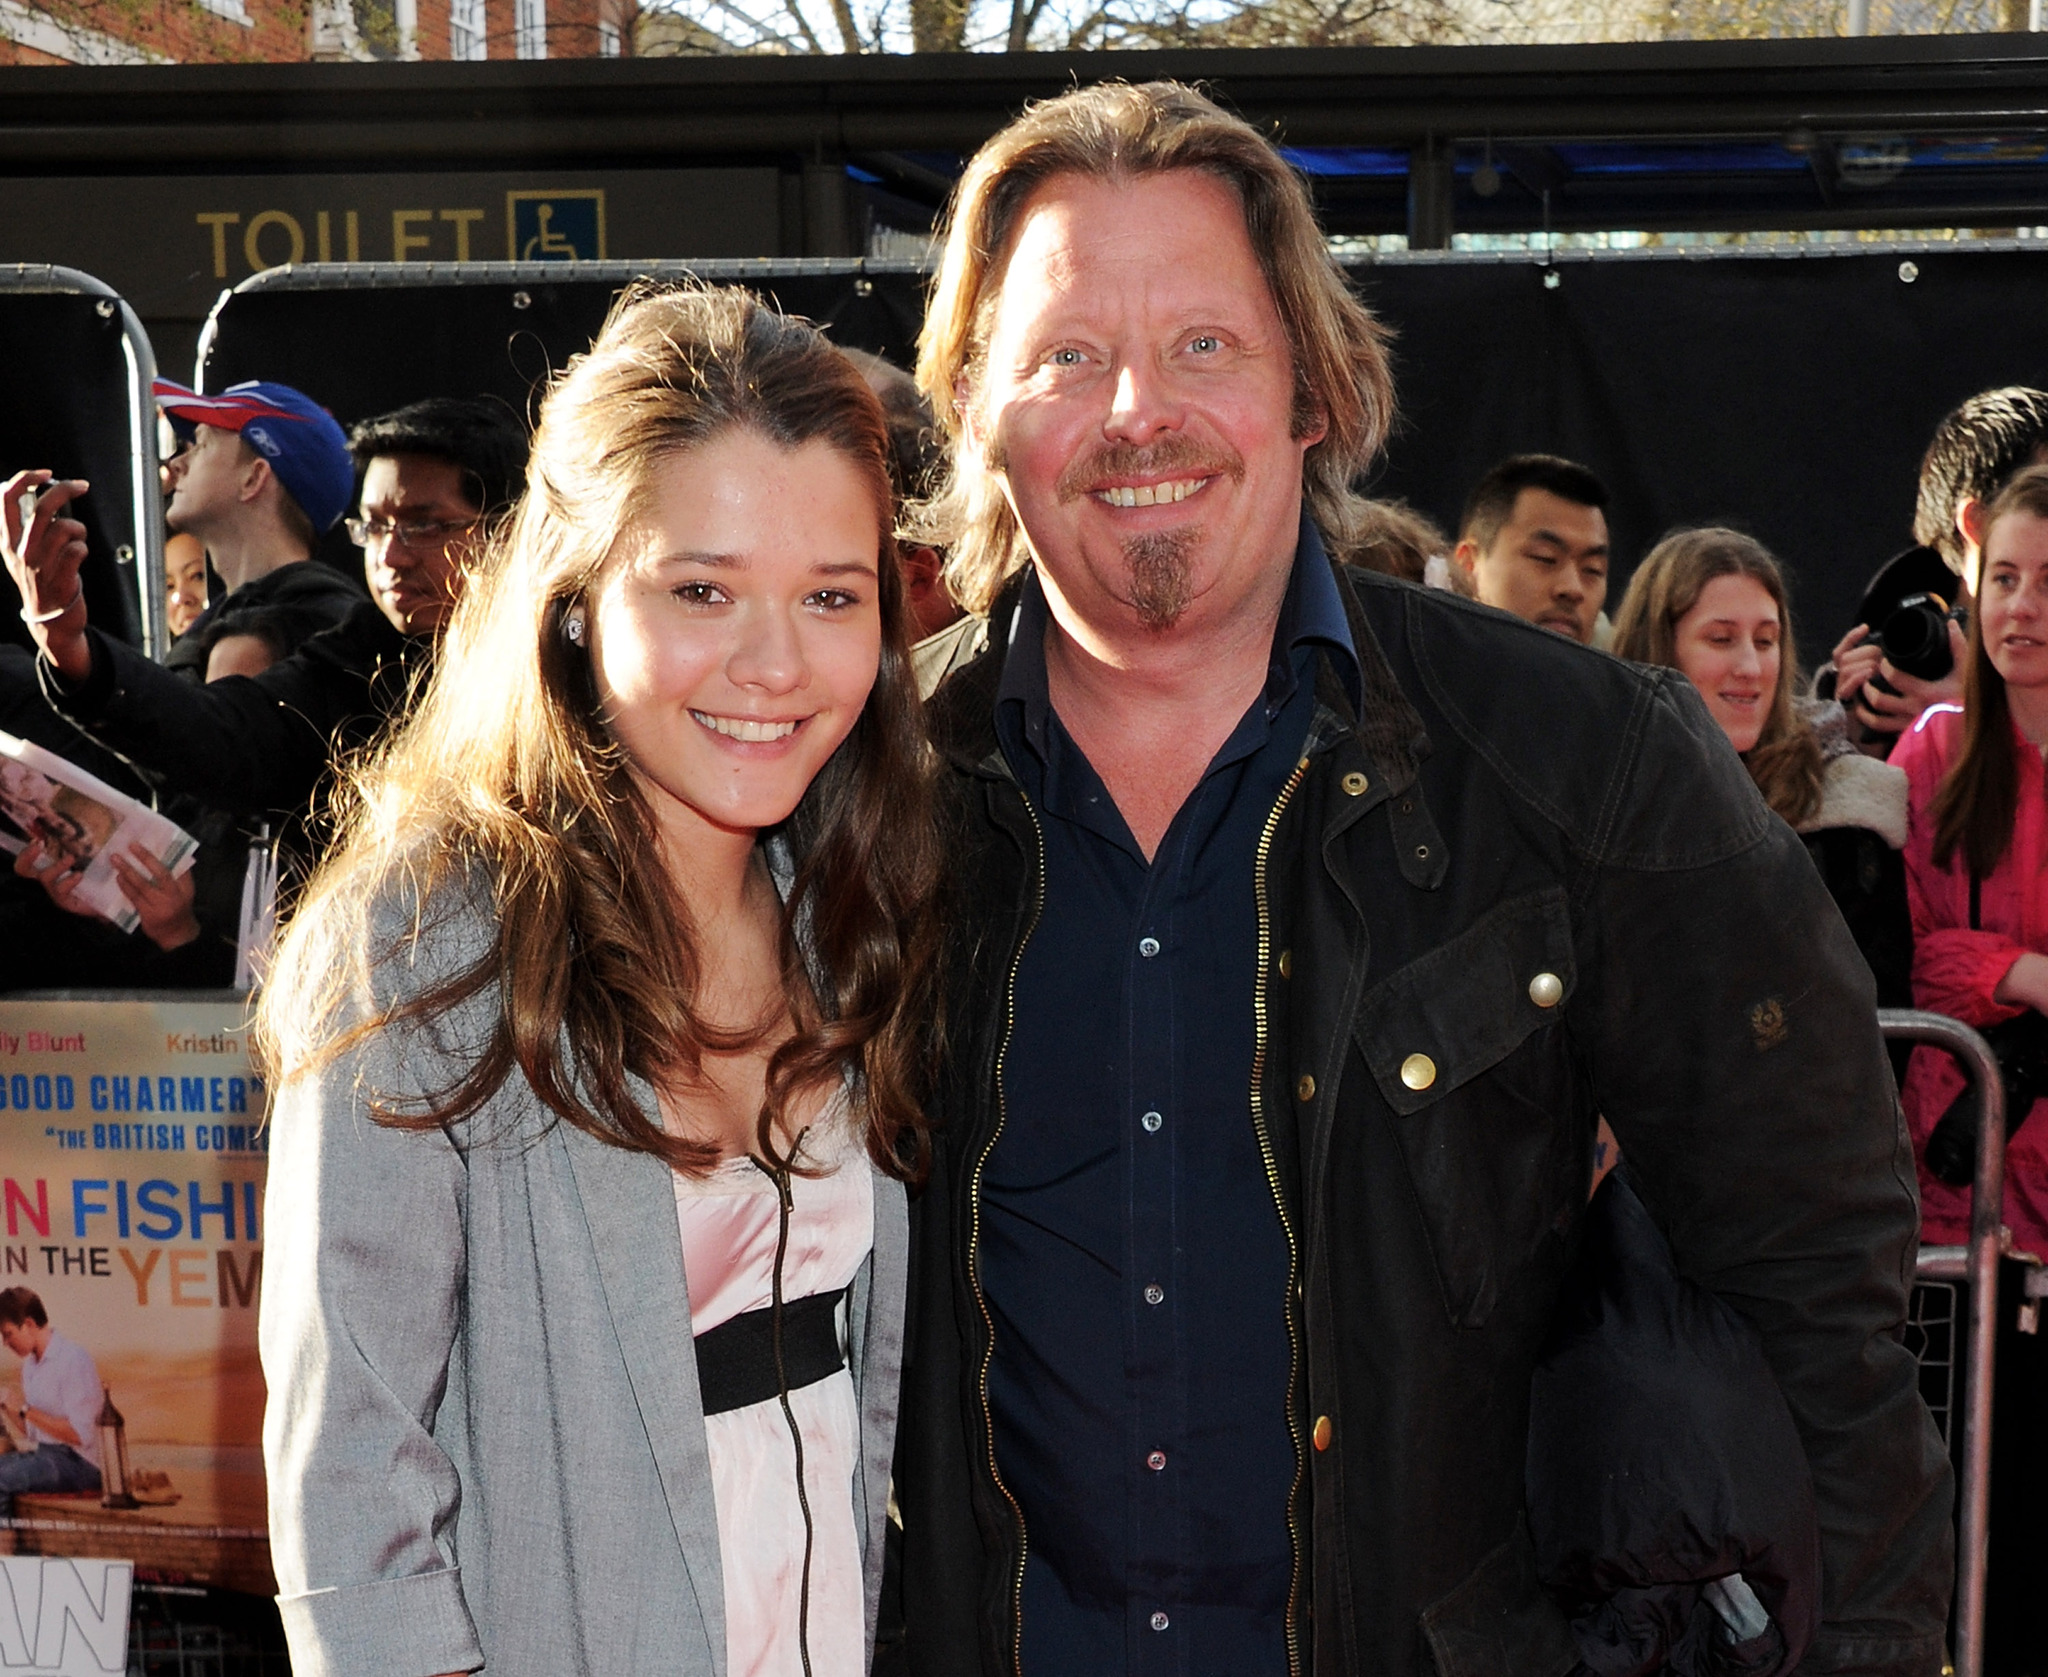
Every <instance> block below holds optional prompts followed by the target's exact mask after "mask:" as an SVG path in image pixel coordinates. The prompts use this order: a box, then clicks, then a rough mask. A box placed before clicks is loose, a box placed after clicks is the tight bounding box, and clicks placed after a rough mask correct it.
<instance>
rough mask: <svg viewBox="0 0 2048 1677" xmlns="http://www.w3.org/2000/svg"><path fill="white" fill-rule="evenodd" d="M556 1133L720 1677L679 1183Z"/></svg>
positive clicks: (645, 1157) (721, 1610) (710, 1500)
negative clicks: (678, 1216) (678, 1214)
mask: <svg viewBox="0 0 2048 1677" xmlns="http://www.w3.org/2000/svg"><path fill="white" fill-rule="evenodd" d="M553 1134H554V1135H555V1136H556V1137H557V1138H558V1145H560V1146H562V1147H563V1148H564V1149H566V1151H567V1153H568V1157H569V1166H570V1170H571V1172H572V1173H573V1175H574V1177H575V1181H576V1191H577V1194H578V1196H579V1197H580V1198H581V1200H582V1202H583V1215H584V1220H585V1222H586V1223H587V1224H588V1226H589V1229H590V1244H591V1247H592V1249H593V1251H595V1253H596V1254H597V1267H598V1273H599V1276H600V1277H601V1279H602V1281H603V1285H604V1293H605V1302H606V1303H607V1305H608V1306H609V1307H610V1309H611V1317H612V1327H613V1330H614V1331H615V1332H616V1333H617V1334H618V1337H619V1349H620V1351H621V1352H622V1353H623V1354H624V1356H625V1360H626V1372H627V1375H628V1377H629V1378H630V1379H631V1381H632V1383H633V1396H634V1399H635V1401H636V1402H637V1403H638V1404H639V1406H640V1417H641V1420H642V1421H643V1422H644V1423H645V1424H646V1427H647V1441H648V1443H649V1444H650V1445H652V1446H653V1449H654V1460H655V1465H656V1466H657V1467H658V1468H659V1470H660V1472H661V1485H662V1491H663V1493H664V1494H665V1495H666V1496H667V1498H668V1509H669V1517H670V1518H671V1519H672V1520H673V1521H674V1522H675V1530H676V1538H677V1541H678V1542H680V1543H681V1544H682V1549H683V1560H684V1563H685V1564H686V1565H687V1567H688V1568H689V1573H690V1580H691V1583H692V1584H693V1585H694V1586H695V1588H696V1592H697V1604H698V1611H699V1612H700V1614H701V1615H702V1616H703V1621H704V1630H705V1635H706V1636H707V1637H708V1638H709V1640H710V1643H711V1657H712V1661H713V1664H714V1670H715V1677H725V1575H724V1571H723V1568H722V1563H721V1560H720V1557H719V1551H718V1504H717V1500H716V1498H715V1496H714V1494H713V1492H712V1488H711V1456H710V1451H709V1448H708V1447H707V1446H706V1444H705V1440H704V1408H703V1398H702V1396H701V1394H700V1392H699V1390H698V1386H697V1351H696V1344H695V1342H694V1341H693V1340H692V1338H691V1335H690V1290H689V1285H688V1283H687V1282H686V1281H685V1279H684V1276H683V1242H682V1235H681V1233H680V1231H679V1230H678V1228H677V1226H676V1202H675V1186H674V1182H673V1180H672V1178H671V1177H670V1174H669V1170H668V1167H667V1166H666V1165H664V1164H662V1162H661V1161H660V1160H658V1159H656V1158H653V1157H652V1156H651V1155H649V1154H646V1153H629V1152H627V1151H626V1150H625V1149H624V1148H620V1147H610V1146H607V1145H606V1144H605V1143H603V1142H601V1141H599V1140H598V1139H597V1138H596V1137H595V1136H592V1135H589V1134H587V1133H585V1132H584V1131H582V1130H579V1129H577V1128H575V1127H574V1126H573V1125H570V1124H557V1125H555V1126H554V1131H553Z"/></svg>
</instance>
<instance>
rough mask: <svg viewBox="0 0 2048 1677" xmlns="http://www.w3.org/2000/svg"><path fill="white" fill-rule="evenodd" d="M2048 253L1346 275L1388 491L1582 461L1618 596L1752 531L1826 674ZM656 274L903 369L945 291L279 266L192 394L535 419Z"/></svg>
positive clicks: (1987, 379)
mask: <svg viewBox="0 0 2048 1677" xmlns="http://www.w3.org/2000/svg"><path fill="white" fill-rule="evenodd" d="M2044 262H2048V241H2035V240H2008V241H1997V240H1972V241H1968V242H1967V243H1957V242H1954V241H1950V242H1940V243H1937V242H1932V241H1926V242H1893V243H1884V244H1851V245H1833V246H1826V245H1822V246H1794V247H1778V248H1774V249H1763V250H1759V249H1757V248H1755V247H1748V248H1729V247H1721V248H1698V247H1694V248H1690V249H1686V250H1669V249H1665V250H1604V251H1559V252H1556V253H1554V255H1553V256H1550V257H1546V256H1544V255H1543V254H1542V253H1540V252H1538V253H1530V252H1513V253H1506V254H1486V253H1473V252H1427V253H1425V252H1415V253H1409V254H1404V255H1387V256H1380V257H1375V258H1370V259H1367V258H1364V257H1356V258H1349V257H1347V258H1346V259H1345V263H1346V273H1347V275H1348V276H1349V278H1350V281H1351V283H1352V285H1353V286H1354V287H1355V289H1356V290H1357V291H1358V292H1359V294H1360V295H1361V296H1362V297H1363V298H1364V299H1365V301H1366V302H1367V303H1368V304H1369V305H1370V306H1371V307H1372V309H1373V310H1374V312H1375V313H1376V314H1378V315H1379V316H1380V317H1381V318H1382V319H1383V320H1384V321H1386V323H1387V324H1388V325H1390V326H1391V327H1392V328H1393V330H1394V338H1393V345H1392V354H1393V360H1394V376H1395V386H1396V392H1397V395H1398V398H1399V407H1400V417H1399V420H1398V422H1397V424H1396V426H1395V428H1394V432H1393V435H1392V437H1391V438H1390V439H1389V443H1388V448H1387V454H1386V460H1385V464H1384V467H1383V469H1381V470H1380V471H1378V472H1377V473H1376V475H1375V477H1374V479H1373V481H1372V483H1371V485H1370V487H1371V489H1372V492H1373V493H1375V494H1387V495H1395V496H1401V497H1404V498H1406V499H1408V500H1410V501H1412V502H1413V503H1414V504H1415V505H1417V506H1419V507H1420V508H1422V509H1423V510H1424V511H1426V512H1428V513H1429V514H1430V515H1431V516H1433V517H1434V518H1436V519H1437V520H1438V521H1439V522H1440V523H1444V524H1446V525H1451V524H1454V523H1455V521H1456V519H1457V518H1458V515H1459V513H1460V511H1461V509H1462V507H1463V504H1464V499H1465V496H1466V495H1467V494H1468V493H1469V492H1470V490H1471V488H1472V486H1473V484H1474V483H1475V482H1477V481H1478V479H1479V477H1480V475H1481V474H1482V473H1483V472H1484V471H1485V470H1486V469H1487V467H1489V466H1491V465H1492V464H1494V462H1496V461H1497V460H1499V459H1501V458H1502V457H1503V456H1505V455H1508V454H1511V453H1515V452H1517V451H1520V450H1525V449H1544V450H1548V451H1550V452H1552V453H1558V454H1564V455H1568V456H1571V457H1572V458H1575V459H1580V460H1584V461H1586V462H1587V463H1588V464H1590V465H1591V466H1593V467H1594V469H1595V470H1597V471H1598V472H1599V473H1600V474H1601V476H1602V477H1603V478H1604V479H1605V480H1606V482H1607V484H1608V486H1609V488H1610V490H1611V491H1612V493H1613V500H1612V502H1611V504H1610V506H1609V509H1608V510H1609V518H1610V522H1611V524H1612V527H1613V535H1614V542H1615V553H1616V555H1617V565H1616V579H1617V583H1618V582H1619V581H1620V580H1621V579H1622V578H1623V577H1625V575H1626V572H1627V570H1628V568H1629V566H1630V565H1631V564H1632V563H1633V562H1634V560H1635V559H1636V558H1637V557H1638V556H1640V555H1641V554H1642V553H1644V552H1645V551H1647V550H1648V548H1649V546H1650V545H1651V544H1652V543H1653V542H1655V541H1656V540H1657V538H1658V537H1660V536H1661V535H1663V534H1664V532H1665V531H1666V530H1668V529H1670V528H1672V527H1673V526H1675V525H1679V524H1699V523H1733V524H1736V525H1738V526H1740V527H1741V528H1743V529H1745V530H1748V531H1749V532H1750V533H1752V534H1753V535H1755V536H1757V537H1758V538H1759V539H1760V540H1761V541H1763V542H1764V543H1765V544H1766V545H1767V546H1768V547H1770V548H1771V549H1772V550H1773V551H1774V552H1775V553H1777V554H1778V555H1779V557H1781V558H1782V559H1784V560H1786V561H1787V562H1788V563H1789V565H1790V566H1791V569H1792V572H1793V576H1794V605H1795V620H1796V621H1797V623H1798V624H1799V625H1800V627H1801V629H1802V631H1803V636H1804V638H1803V640H1802V642H1801V645H1802V646H1803V648H1804V649H1805V654H1806V656H1807V658H1808V661H1809V662H1810V661H1812V659H1813V658H1814V657H1815V656H1816V655H1817V654H1818V653H1820V652H1821V651H1823V650H1824V649H1825V648H1826V647H1828V646H1831V645H1832V644H1833V643H1834V640H1835V639H1836V637H1837V636H1839V634H1840V633H1841V631H1842V630H1843V629H1844V628H1846V627H1847V625H1848V623H1849V621H1850V620H1851V618H1852V617H1853V616H1854V612H1855V606H1856V603H1857V601H1858V599H1859V598H1860V597H1861V594H1862V591H1863V587H1864V585H1865V583H1866V582H1867V581H1868V579H1869V577H1870V575H1871V574H1872V573H1873V572H1874V571H1875V570H1876V569H1877V568H1878V566H1879V565H1880V564H1882V563H1883V561H1884V560H1886V559H1888V558H1889V557H1891V556H1892V555H1893V554H1895V553H1897V552H1898V551H1899V550H1900V549H1902V548H1904V547H1905V546H1907V545H1908V544H1909V543H1910V541H1911V539H1912V536H1911V530H1912V522H1913V505H1914V494H1915V486H1916V482H1917V479H1918V476H1919V469H1920V457H1921V455H1922V453H1923V452H1924V451H1925V449H1926V447H1927V441H1928V438H1929V437H1930V436H1931V435H1932V433H1933V431H1934V427H1935V425H1936V423H1937V422H1938V421H1939V420H1940V419H1941V417H1942V415H1943V414H1945V413H1947V412H1948V411H1949V410H1950V409H1951V408H1952V407H1954V406H1955V404H1956V403H1958V402H1960V401H1961V400H1962V399H1963V398H1965V397H1966V396H1969V395H1971V394H1972V393H1974V392H1976V391H1979V390H1984V389H1988V388H1992V387H1994V386H1999V385H2009V384H2031V385H2035V386H2039V387H2043V388H2048V312H2044V311H2043V310H2041V309H2040V308H2039V307H2038V298H2039V295H2040V288H2041V284H2042V280H2043V277H2044V275H2048V268H2044V266H2043V264H2044ZM640 274H647V275H650V276H652V277H655V278H661V279H680V278H683V277H686V276H695V277H697V278H700V279H704V280H710V281H719V282H724V283H733V284H744V285H749V286H752V287H754V288H755V289H757V290H759V291H762V292H764V293H766V294H768V295H771V296H773V297H774V298H775V299H776V300H777V301H779V302H780V303H781V304H782V305H783V306H784V307H785V308H788V309H790V310H792V311H793V312H796V313H800V314H805V315H808V316H810V317H811V318H813V319H815V320H819V321H822V322H824V323H826V324H827V325H829V326H830V328H831V330H832V332H833V334H834V335H835V337H836V338H837V339H838V340H839V341H840V342H842V343H846V344H849V345H853V346H855V347H858V348H862V349H868V350H873V351H875V352H877V353H879V354H882V355H886V356H888V357H890V358H891V359H892V360H895V361H897V362H898V363H899V364H901V365H905V366H907V365H909V364H910V361H911V356H912V349H913V346H914V344H915V341H916V337H917V331H918V327H919V324H920V322H921V320H922V318H923V311H924V298H925V291H926V286H927V283H928V276H927V273H926V271H925V270H924V269H923V268H922V267H920V266H919V265H917V264H914V263H909V262H900V261H898V262H891V261H881V260H873V259H868V260H858V259H846V260H836V259H835V260H824V259H818V260H808V261H794V260H783V259H760V260H753V261H725V262H694V263H693V262H680V261H678V262H582V263H567V262H543V263H523V264H522V263H482V262H477V263H443V264H428V263H396V264H394V263H357V264H327V265H319V264H315V265H306V266H300V267H289V268H276V269H271V270H269V271H268V272H266V273H262V274H257V275H254V276H252V277H251V278H250V279H248V280H245V281H244V282H242V284H240V285H238V286H237V287H235V288H234V289H233V290H232V291H229V292H226V293H224V294H223V295H222V298H221V300H220V302H219V303H218V304H217V305H216V307H215V309H214V311H213V314H212V316H211V317H210V319H209V321H208V323H207V326H206V329H205V333H204V335H203V337H202V340H201V342H202V348H201V354H200V364H199V368H198V370H197V373H196V374H195V376H196V377H197V378H198V379H199V380H200V381H202V382H203V384H204V385H205V387H206V388H208V389H218V388H220V387H221V386H222V385H224V384H228V383H232V382H234V381H236V380H239V379H245V378H280V379H283V380H284V381H285V382H287V383H290V384H296V385H299V386H300V387H301V388H303V389H305V390H307V391H310V392H311V393H313V394H314V395H316V396H318V397H319V398H320V400H321V401H323V402H325V403H327V404H328V405H329V406H330V407H331V408H333V410H334V412H335V413H336V414H337V416H339V417H340V418H342V419H343V420H345V421H346V420H352V419H360V418H364V417H367V416H368V415H370V414H374V413H379V412H382V411H384V410H386V409H388V408H391V407H395V406H398V405H399V404H400V403H402V402H406V401H410V400H413V399H414V398H416V397H419V396H426V395H474V394H485V393H495V394H498V395H501V396H503V397H504V398H505V399H506V400H507V401H509V402H511V403H512V404H514V405H515V406H516V407H518V408H519V409H520V410H521V411H530V409H531V404H532V402H533V399H534V396H535V394H536V392H537V391H538V390H539V388H540V387H541V385H542V383H543V382H544V380H545V378H546V376H547V374H548V372H549V371H550V370H551V369H555V368H559V367H560V366H561V365H562V364H563V362H564V361H565V360H566V359H567V357H568V356H569V355H571V354H573V353H575V352H576V351H577V350H580V349H582V348H583V347H584V346H585V345H586V344H587V343H588V342H589V340H590V337H591V334H592V333H594V332H595V331H596V329H597V327H598V325H599V324H600V323H601V322H602V320H603V318H604V314H605V310H606V308H607V307H609V305H610V302H611V299H612V297H613V295H614V294H615V293H616V291H617V290H618V289H619V287H620V286H622V285H624V284H625V283H627V282H628V281H629V280H630V279H632V278H633V277H635V276H636V275H640ZM1613 598H1615V599H1618V598H1619V589H1618V587H1617V588H1616V590H1615V592H1614V595H1613Z"/></svg>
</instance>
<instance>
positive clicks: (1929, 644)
mask: <svg viewBox="0 0 2048 1677" xmlns="http://www.w3.org/2000/svg"><path fill="white" fill-rule="evenodd" d="M1877 644H1878V645H1879V646H1881V647H1883V648H1884V655H1885V658H1886V659H1887V660H1888V661H1889V662H1890V664H1891V666H1892V668H1893V669H1895V670H1899V671H1902V672H1903V673H1904V674H1906V675H1910V676H1917V677H1918V678H1919V679H1920V680H1922V681H1939V680H1940V679H1941V678H1942V677H1943V676H1945V675H1947V674H1948V672H1949V671H1950V670H1951V669H1953V668H1954V667H1955V657H1954V655H1953V654H1952V653H1951V652H1950V650H1949V644H1948V607H1947V606H1946V605H1945V604H1944V603H1943V602H1942V601H1941V600H1939V599H1937V598H1936V597H1935V596H1934V595H1932V594H1912V595H1909V596H1907V598H1905V599H1903V600H1901V601H1900V602H1899V605H1898V609H1897V610H1895V611H1894V612H1893V613H1892V614H1891V616H1889V617H1887V618H1886V619H1885V620H1884V627H1883V628H1882V629H1880V630H1878V632H1877Z"/></svg>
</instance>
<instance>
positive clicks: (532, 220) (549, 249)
mask: <svg viewBox="0 0 2048 1677" xmlns="http://www.w3.org/2000/svg"><path fill="white" fill-rule="evenodd" d="M505 227H506V232H507V238H506V243H507V244H508V245H509V246H510V247H511V248H510V250H509V251H508V253H507V254H508V255H509V256H510V258H511V260H512V261H514V262H601V261H603V260H604V191H603V189H602V188H592V189H590V190H588V191H579V192H508V193H506V194H505Z"/></svg>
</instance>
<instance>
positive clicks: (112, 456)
mask: <svg viewBox="0 0 2048 1677" xmlns="http://www.w3.org/2000/svg"><path fill="white" fill-rule="evenodd" d="M0 355H4V357H5V364H6V367H7V371H8V387H9V392H10V394H9V399H8V400H7V402H6V403H4V404H0V478H4V477H6V476H9V475H11V474H12V473H14V472H17V471H20V470H22V469H24V468H28V467H36V466H47V467H49V468H50V469H51V470H53V471H54V472H56V474H57V475H58V476H59V477H82V478H86V479H88V480H89V481H90V482H91V484H92V489H91V492H90V493H89V494H87V495H86V496H85V498H84V499H83V500H81V501H78V502H75V503H73V506H72V508H71V511H72V513H73V514H74V515H75V516H76V517H78V518H79V519H80V520H82V521H83V523H84V524H85V527H86V539H87V545H88V554H87V558H86V564H85V571H84V573H83V579H82V580H83V583H84V587H85V594H86V603H87V606H88V607H89V609H90V610H91V613H92V620H93V622H94V623H95V624H97V625H99V627H100V628H101V629H103V630H105V631H106V632H107V633H109V634H113V635H116V636H119V637H120V638H122V639H124V640H127V641H130V642H132V643H134V644H135V645H137V646H141V647H143V648H144V649H146V650H147V651H149V652H150V653H151V654H152V655H153V656H155V657H159V658H160V657H162V656H163V653H164V650H165V648H166V646H167V644H168V636H167V633H166V629H165V624H164V521H163V494H162V490H161V488H160V486H159V483H158V478H157V423H156V403H155V400H154V398H153V397H152V396H151V394H150V385H151V383H152V382H153V381H154V379H155V378H156V353H155V351H154V350H153V349H152V348H151V347H150V342H149V334H148V333H147V332H145V331H144V330H143V328H142V323H141V321H139V320H138V319H137V318H136V316H135V311H134V310H133V309H131V308H130V307H129V306H128V304H127V303H126V302H125V301H124V300H123V299H122V298H121V297H120V295H119V294H118V293H116V292H115V291H114V290H113V289H112V288H111V287H110V286H108V285H106V284H104V283H103V282H102V281H100V280H97V279H94V278H93V277H92V275H90V274H83V273H80V272H79V271H78V270H77V269H75V268H53V267H45V266H32V265H27V264H21V265H12V266H7V267H0ZM6 592H7V593H8V594H9V595H11V594H12V593H13V590H12V589H11V588H8V589H7V590H6ZM0 624H5V625H6V626H7V627H6V633H7V634H8V636H9V637H10V638H12V639H15V640H16V641H17V642H18V643H20V644H26V642H25V638H24V632H23V631H22V628H21V625H20V623H19V622H18V621H17V620H16V617H15V613H14V612H13V611H0Z"/></svg>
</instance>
